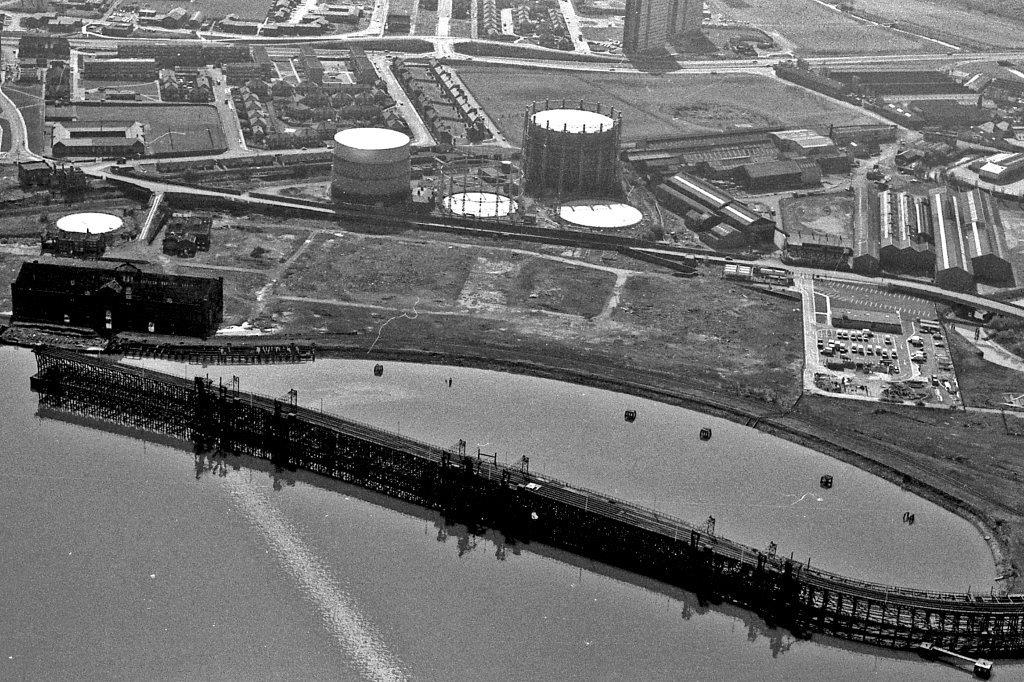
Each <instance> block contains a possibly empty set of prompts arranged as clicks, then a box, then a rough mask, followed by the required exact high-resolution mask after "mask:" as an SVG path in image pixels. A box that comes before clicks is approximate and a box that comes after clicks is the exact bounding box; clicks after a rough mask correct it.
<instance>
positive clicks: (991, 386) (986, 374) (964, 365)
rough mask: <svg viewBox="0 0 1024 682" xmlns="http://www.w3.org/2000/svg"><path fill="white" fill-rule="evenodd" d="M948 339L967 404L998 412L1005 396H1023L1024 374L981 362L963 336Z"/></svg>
mask: <svg viewBox="0 0 1024 682" xmlns="http://www.w3.org/2000/svg"><path fill="white" fill-rule="evenodd" d="M946 336H947V339H948V341H949V351H950V357H952V359H953V363H954V364H955V365H956V375H957V377H958V382H957V383H959V384H960V392H961V394H962V395H963V399H964V403H965V404H967V405H969V406H971V407H994V408H998V407H999V405H1000V403H1002V401H1003V393H1013V394H1015V395H1020V394H1022V393H1024V374H1022V373H1020V372H1017V371H1014V370H1012V369H1009V368H1007V367H1001V366H999V365H997V364H995V363H992V362H988V361H987V360H984V359H982V358H981V357H979V356H978V353H977V349H976V348H975V347H974V346H972V345H971V344H970V343H969V342H968V341H967V340H966V339H965V338H963V337H962V336H961V335H960V334H957V333H950V334H947V335H946Z"/></svg>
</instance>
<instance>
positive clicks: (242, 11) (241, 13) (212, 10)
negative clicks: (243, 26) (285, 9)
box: [139, 0, 274, 19]
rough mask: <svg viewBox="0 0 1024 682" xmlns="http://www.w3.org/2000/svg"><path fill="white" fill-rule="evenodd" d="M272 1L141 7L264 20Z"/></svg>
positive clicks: (159, 2) (158, 2) (177, 1)
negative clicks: (233, 15) (179, 8)
mask: <svg viewBox="0 0 1024 682" xmlns="http://www.w3.org/2000/svg"><path fill="white" fill-rule="evenodd" d="M273 4H274V3H273V1H272V0H256V1H255V2H253V0H188V1H183V0H143V1H142V2H140V3H139V7H142V8H145V7H149V8H152V9H155V10H156V11H157V12H168V11H170V10H172V9H174V8H175V7H182V8H184V9H187V10H188V11H189V12H202V13H203V14H204V15H205V16H206V17H207V18H214V17H224V16H227V15H228V14H237V15H238V18H239V19H263V18H264V17H265V16H266V14H267V10H268V9H270V7H271V5H273Z"/></svg>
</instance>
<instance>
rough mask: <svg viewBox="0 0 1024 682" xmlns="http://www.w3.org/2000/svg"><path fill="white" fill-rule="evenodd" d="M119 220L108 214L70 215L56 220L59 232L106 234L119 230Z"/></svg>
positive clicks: (120, 223)
mask: <svg viewBox="0 0 1024 682" xmlns="http://www.w3.org/2000/svg"><path fill="white" fill-rule="evenodd" d="M121 225H122V222H121V219H120V218H118V217H117V216H116V215H110V214H109V213H72V214H71V215H66V216H64V217H63V218H58V219H57V229H58V230H60V231H61V232H75V233H79V234H106V233H108V232H113V231H115V230H119V229H121Z"/></svg>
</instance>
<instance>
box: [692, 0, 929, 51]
mask: <svg viewBox="0 0 1024 682" xmlns="http://www.w3.org/2000/svg"><path fill="white" fill-rule="evenodd" d="M858 6H859V5H858ZM711 11H712V12H713V13H715V14H722V15H724V16H726V17H729V18H730V19H735V20H736V21H740V22H744V23H749V24H751V25H752V26H756V27H758V28H760V29H763V30H765V31H766V32H768V33H781V34H782V35H783V37H785V38H786V39H787V40H788V41H789V42H791V43H792V44H793V47H794V48H795V49H796V50H797V51H798V52H800V53H803V54H821V55H827V54H844V55H846V54H889V53H913V52H934V51H935V43H932V42H928V41H923V40H916V39H914V38H911V37H910V36H907V35H905V34H902V33H896V32H894V31H890V30H888V29H885V28H881V27H879V26H875V25H872V24H867V23H863V22H860V21H857V20H856V19H854V18H853V17H851V16H849V15H846V14H842V13H840V12H837V11H834V10H832V9H828V8H825V7H823V6H821V5H820V4H818V3H816V2H814V0H743V1H742V2H725V1H723V0H711Z"/></svg>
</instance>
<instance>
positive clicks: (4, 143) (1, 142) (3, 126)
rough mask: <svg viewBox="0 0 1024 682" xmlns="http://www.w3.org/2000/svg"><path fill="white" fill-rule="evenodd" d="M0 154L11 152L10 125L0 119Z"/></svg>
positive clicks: (3, 119)
mask: <svg viewBox="0 0 1024 682" xmlns="http://www.w3.org/2000/svg"><path fill="white" fill-rule="evenodd" d="M0 135H3V137H2V138H0V152H9V151H11V140H12V139H13V138H12V137H11V124H10V122H9V121H8V120H7V119H6V118H0Z"/></svg>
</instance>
